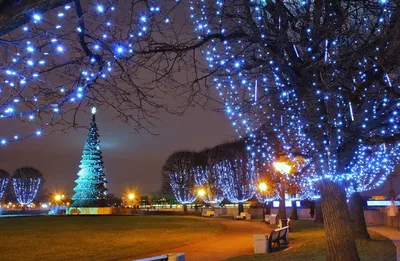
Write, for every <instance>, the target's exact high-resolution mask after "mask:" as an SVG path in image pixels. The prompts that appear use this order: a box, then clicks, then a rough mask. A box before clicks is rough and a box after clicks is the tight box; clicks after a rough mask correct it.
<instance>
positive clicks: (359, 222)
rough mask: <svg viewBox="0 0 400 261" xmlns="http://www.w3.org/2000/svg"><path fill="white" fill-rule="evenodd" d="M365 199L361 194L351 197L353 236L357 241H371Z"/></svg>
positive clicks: (354, 194)
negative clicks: (364, 206)
mask: <svg viewBox="0 0 400 261" xmlns="http://www.w3.org/2000/svg"><path fill="white" fill-rule="evenodd" d="M363 200H364V199H363V197H362V196H361V194H360V193H358V192H356V193H353V195H351V197H350V201H349V207H350V216H351V221H352V224H351V226H352V228H353V234H354V237H355V238H356V239H371V237H370V235H369V234H368V230H367V223H366V222H365V217H364V209H363Z"/></svg>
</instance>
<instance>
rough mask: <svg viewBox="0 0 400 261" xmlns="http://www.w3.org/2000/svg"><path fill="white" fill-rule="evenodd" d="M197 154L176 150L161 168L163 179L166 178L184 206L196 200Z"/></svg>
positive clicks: (177, 198)
mask: <svg viewBox="0 0 400 261" xmlns="http://www.w3.org/2000/svg"><path fill="white" fill-rule="evenodd" d="M198 158H199V155H198V154H196V153H194V152H189V151H178V152H175V153H173V154H172V155H171V156H169V157H168V159H167V160H166V162H165V163H164V166H163V168H162V176H163V179H164V180H168V182H169V184H170V186H171V188H172V191H173V193H174V195H175V198H176V200H177V201H178V202H179V203H181V204H183V205H184V206H185V210H186V204H191V203H193V202H194V201H195V200H196V197H197V195H196V171H195V168H196V167H197V164H199V161H198Z"/></svg>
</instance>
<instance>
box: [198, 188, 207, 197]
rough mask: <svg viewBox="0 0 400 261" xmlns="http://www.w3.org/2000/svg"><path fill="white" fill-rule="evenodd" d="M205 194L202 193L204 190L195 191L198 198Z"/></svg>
mask: <svg viewBox="0 0 400 261" xmlns="http://www.w3.org/2000/svg"><path fill="white" fill-rule="evenodd" d="M205 194H206V192H205V191H204V189H199V190H198V191H197V195H199V197H204V195H205Z"/></svg>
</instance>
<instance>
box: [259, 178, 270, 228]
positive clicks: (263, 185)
mask: <svg viewBox="0 0 400 261" xmlns="http://www.w3.org/2000/svg"><path fill="white" fill-rule="evenodd" d="M258 189H259V190H260V191H261V195H262V196H265V194H264V193H265V192H266V191H267V189H268V187H267V184H266V183H265V182H261V183H260V184H258ZM261 198H263V197H261ZM265 205H266V203H265V199H264V202H263V221H265V207H266V206H265Z"/></svg>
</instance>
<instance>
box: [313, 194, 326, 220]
mask: <svg viewBox="0 0 400 261" xmlns="http://www.w3.org/2000/svg"><path fill="white" fill-rule="evenodd" d="M314 222H315V223H321V224H322V223H324V215H323V214H322V208H321V199H317V200H315V219H314Z"/></svg>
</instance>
